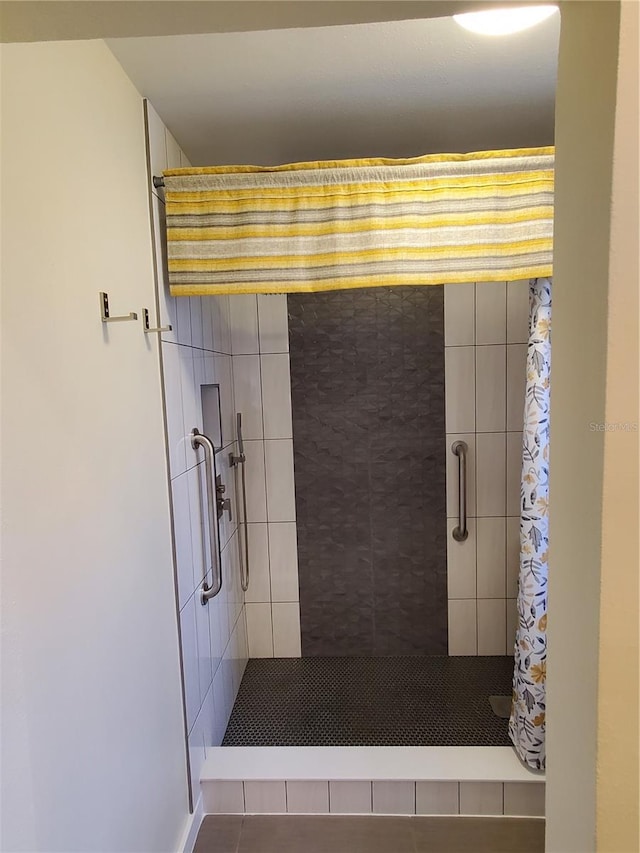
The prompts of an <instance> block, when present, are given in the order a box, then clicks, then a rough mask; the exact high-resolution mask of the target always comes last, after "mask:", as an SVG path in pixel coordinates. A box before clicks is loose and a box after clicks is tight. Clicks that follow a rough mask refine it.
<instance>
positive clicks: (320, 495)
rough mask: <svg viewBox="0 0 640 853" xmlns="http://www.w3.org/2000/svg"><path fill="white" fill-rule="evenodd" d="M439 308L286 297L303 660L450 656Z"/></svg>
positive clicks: (349, 295) (340, 297)
mask: <svg viewBox="0 0 640 853" xmlns="http://www.w3.org/2000/svg"><path fill="white" fill-rule="evenodd" d="M443 303H444V292H443V288H442V287H433V286H431V287H395V288H387V287H379V288H371V289H366V290H351V291H332V292H330V293H322V294H295V295H290V296H289V297H288V310H289V349H290V359H291V396H292V408H293V447H294V459H295V480H296V513H297V531H298V557H299V582H300V614H301V631H302V654H303V656H314V655H325V656H326V655H406V654H446V653H447V574H446V572H447V557H446V554H447V551H446V535H447V531H446V495H445V487H446V484H445V459H446V457H445V452H446V451H445V420H444V418H445V408H444V405H445V404H444V304H443Z"/></svg>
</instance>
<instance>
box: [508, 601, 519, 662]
mask: <svg viewBox="0 0 640 853" xmlns="http://www.w3.org/2000/svg"><path fill="white" fill-rule="evenodd" d="M506 606H507V645H506V649H507V654H508V655H511V654H513V647H514V644H515V642H516V631H517V630H518V602H517V600H516V599H515V598H507V600H506Z"/></svg>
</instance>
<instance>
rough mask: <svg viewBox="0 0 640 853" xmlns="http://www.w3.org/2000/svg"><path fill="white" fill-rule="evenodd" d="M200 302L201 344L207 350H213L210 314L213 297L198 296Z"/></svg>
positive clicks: (211, 318) (211, 317)
mask: <svg viewBox="0 0 640 853" xmlns="http://www.w3.org/2000/svg"><path fill="white" fill-rule="evenodd" d="M199 299H200V301H201V303H202V345H203V347H204V348H205V349H206V350H208V351H212V350H213V315H212V307H213V302H212V299H213V297H211V296H200V297H199Z"/></svg>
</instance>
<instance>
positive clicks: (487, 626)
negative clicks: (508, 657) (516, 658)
mask: <svg viewBox="0 0 640 853" xmlns="http://www.w3.org/2000/svg"><path fill="white" fill-rule="evenodd" d="M506 618H507V609H506V603H505V599H504V598H479V599H478V654H479V655H504V654H506V637H507V625H506Z"/></svg>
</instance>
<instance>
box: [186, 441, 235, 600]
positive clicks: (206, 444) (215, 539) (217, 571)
mask: <svg viewBox="0 0 640 853" xmlns="http://www.w3.org/2000/svg"><path fill="white" fill-rule="evenodd" d="M191 446H192V447H193V449H194V450H196V451H197V450H198V449H199V448H200V447H201V448H202V450H203V451H204V475H205V484H206V489H207V526H208V531H209V550H210V551H211V563H212V566H211V569H212V573H213V583H212V585H211V586H207V574H208V569H207V567H206V566H205V569H204V576H203V578H202V587H201V594H200V601H201V603H202V604H207V602H208V601H209V599H210V598H213V597H214V596H215V595H217V594H218V593H219V592H220V590H221V589H222V560H221V556H220V529H219V527H218V519H219V517H220V515H222V511H223V510H224V509H229V512H230V501H229V499H228V498H227V499H226V500H223V499H222V496H221V495H222V494H223V493H224V486H222V484H221V483H220V482H219V479H218V478H217V477H216V454H215V450H214V449H213V444H212V443H211V441H210V440H209V439H208V438H207V436H206V435H202V433H200V431H199V430H198V429H197V427H194V428H193V430H192V431H191ZM214 483H215V484H216V486H215V487H214ZM220 489H221V491H220ZM221 504H222V505H221ZM225 504H227V506H225Z"/></svg>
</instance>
